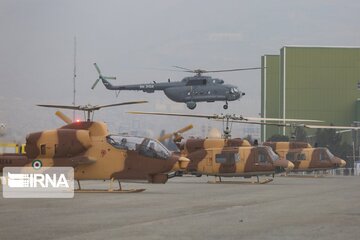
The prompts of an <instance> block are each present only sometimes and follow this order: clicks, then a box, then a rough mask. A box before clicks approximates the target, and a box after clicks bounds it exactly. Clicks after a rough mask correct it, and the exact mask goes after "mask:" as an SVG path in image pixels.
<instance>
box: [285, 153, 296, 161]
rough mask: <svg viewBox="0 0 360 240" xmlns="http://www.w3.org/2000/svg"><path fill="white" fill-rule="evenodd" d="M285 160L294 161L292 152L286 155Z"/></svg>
mask: <svg viewBox="0 0 360 240" xmlns="http://www.w3.org/2000/svg"><path fill="white" fill-rule="evenodd" d="M286 159H287V160H289V161H295V153H294V152H289V153H287V154H286Z"/></svg>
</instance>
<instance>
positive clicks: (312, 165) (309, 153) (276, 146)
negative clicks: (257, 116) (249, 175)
mask: <svg viewBox="0 0 360 240" xmlns="http://www.w3.org/2000/svg"><path fill="white" fill-rule="evenodd" d="M233 122H239V121H233ZM240 123H241V122H240ZM253 123H255V124H266V125H273V126H278V127H289V128H291V129H294V128H297V127H302V128H309V129H337V130H338V129H342V130H344V129H345V130H358V129H360V128H359V127H351V126H333V125H331V126H326V125H310V124H303V123H301V124H299V123H260V122H253ZM292 135H293V134H292ZM263 145H264V146H269V147H271V148H272V149H273V150H274V152H275V153H277V154H278V155H279V157H280V158H281V159H287V160H289V161H291V162H292V163H293V164H294V169H292V170H291V171H292V172H300V171H316V172H318V171H321V170H330V169H335V168H339V167H340V168H341V167H345V166H346V161H345V160H343V159H341V158H339V157H336V156H334V155H333V154H332V153H331V152H330V151H329V149H327V148H325V147H312V146H311V145H310V144H309V143H306V142H296V141H290V142H264V143H263Z"/></svg>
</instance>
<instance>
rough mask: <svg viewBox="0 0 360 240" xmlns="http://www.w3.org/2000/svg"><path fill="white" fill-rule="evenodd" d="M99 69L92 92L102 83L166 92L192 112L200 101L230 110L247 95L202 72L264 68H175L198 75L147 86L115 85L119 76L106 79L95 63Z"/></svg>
mask: <svg viewBox="0 0 360 240" xmlns="http://www.w3.org/2000/svg"><path fill="white" fill-rule="evenodd" d="M94 66H95V68H96V70H97V71H98V73H99V78H98V79H97V80H96V81H95V83H94V84H93V86H92V87H91V89H94V88H95V86H96V85H97V83H98V82H99V81H100V80H101V81H102V82H103V84H104V85H105V87H106V88H107V89H109V90H117V91H121V90H136V91H143V92H147V93H153V92H155V91H164V93H165V95H166V96H167V97H168V98H170V99H171V100H172V101H174V102H183V103H186V106H187V107H188V108H189V109H195V108H196V103H197V102H215V101H225V105H224V109H227V108H228V101H235V100H238V99H240V98H241V97H242V96H244V95H245V93H244V92H241V91H239V89H238V87H236V86H234V85H230V84H224V80H222V79H218V78H212V77H210V76H203V75H202V74H203V73H214V72H233V71H243V70H254V69H261V68H259V67H256V68H237V69H227V70H213V71H208V70H202V69H196V70H191V69H188V68H183V67H178V66H174V67H175V68H177V69H181V71H182V72H189V73H195V74H196V75H195V76H192V77H185V78H183V79H182V80H181V81H176V82H170V79H169V80H168V81H167V82H160V83H157V82H155V81H153V82H152V83H144V84H131V85H120V86H114V85H112V84H111V83H110V82H108V81H107V80H111V79H113V80H114V79H116V77H106V76H103V75H102V74H101V71H100V69H99V67H98V66H97V64H96V63H94Z"/></svg>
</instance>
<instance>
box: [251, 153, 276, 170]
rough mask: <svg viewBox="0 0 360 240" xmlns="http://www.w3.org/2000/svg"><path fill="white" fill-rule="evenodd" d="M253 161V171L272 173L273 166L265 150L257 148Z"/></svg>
mask: <svg viewBox="0 0 360 240" xmlns="http://www.w3.org/2000/svg"><path fill="white" fill-rule="evenodd" d="M256 149H257V151H256V153H255V159H254V166H253V167H254V169H253V170H254V171H257V172H268V171H273V164H272V162H271V159H270V157H269V154H268V152H267V151H266V149H265V148H261V147H258V148H256Z"/></svg>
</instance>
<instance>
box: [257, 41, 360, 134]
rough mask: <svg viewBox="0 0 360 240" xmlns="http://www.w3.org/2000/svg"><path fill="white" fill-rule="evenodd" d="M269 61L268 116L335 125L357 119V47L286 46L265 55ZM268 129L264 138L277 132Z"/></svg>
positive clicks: (359, 95) (359, 69) (359, 92)
mask: <svg viewBox="0 0 360 240" xmlns="http://www.w3.org/2000/svg"><path fill="white" fill-rule="evenodd" d="M270 59H271V60H270ZM269 64H271V67H270V68H266V70H265V71H266V80H267V85H266V90H267V94H266V102H267V105H266V109H265V110H266V113H267V114H266V115H267V117H270V114H271V116H272V117H281V118H282V117H284V116H285V117H286V118H307V119H319V120H324V121H326V123H327V124H330V123H333V124H336V125H350V124H351V123H352V122H353V121H357V120H360V108H359V104H358V103H357V99H358V98H360V90H359V89H358V84H359V82H360V48H358V47H344V48H343V47H326V46H324V47H322V46H319V47H313V46H310V47H306V46H301V47H298V46H291V47H289V46H287V47H283V48H282V49H281V50H280V56H267V65H268V66H269ZM275 69H276V71H275ZM263 78H264V76H262V81H263V80H264V79H263ZM270 82H271V84H270ZM276 84H277V85H276ZM262 97H264V95H263V94H262ZM276 101H277V102H278V104H276ZM262 112H263V109H262ZM270 129H271V128H270V127H266V133H267V134H266V136H263V137H266V138H267V137H270V136H271V135H272V134H274V133H277V131H272V130H270ZM281 130H282V129H281ZM280 132H282V131H280ZM286 134H287V135H289V130H287V131H286Z"/></svg>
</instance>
